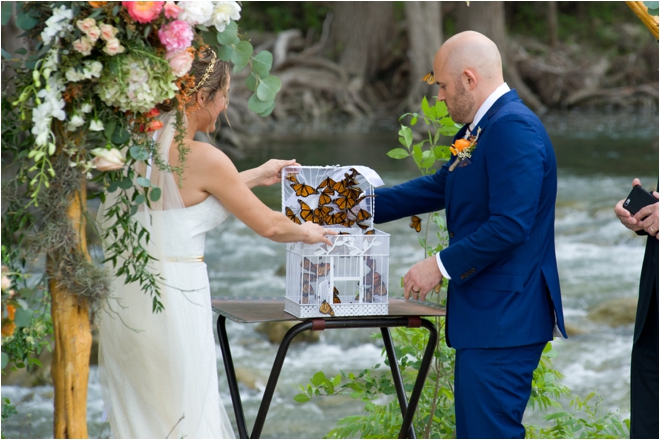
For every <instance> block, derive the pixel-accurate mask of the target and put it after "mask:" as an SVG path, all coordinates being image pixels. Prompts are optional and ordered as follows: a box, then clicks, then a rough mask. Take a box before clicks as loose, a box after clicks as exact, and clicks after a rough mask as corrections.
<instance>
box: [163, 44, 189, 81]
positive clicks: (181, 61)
mask: <svg viewBox="0 0 660 440" xmlns="http://www.w3.org/2000/svg"><path fill="white" fill-rule="evenodd" d="M165 59H166V60H169V62H170V68H171V69H172V73H173V74H174V76H177V77H179V78H180V77H182V76H183V75H185V74H186V73H188V71H190V68H191V67H192V63H193V55H192V54H191V53H190V52H188V51H187V50H178V51H175V52H167V53H166V54H165Z"/></svg>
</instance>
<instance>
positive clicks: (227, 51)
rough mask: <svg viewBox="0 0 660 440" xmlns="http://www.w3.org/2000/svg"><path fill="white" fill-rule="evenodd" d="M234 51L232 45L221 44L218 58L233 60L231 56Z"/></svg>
mask: <svg viewBox="0 0 660 440" xmlns="http://www.w3.org/2000/svg"><path fill="white" fill-rule="evenodd" d="M233 53H234V48H233V47H231V46H221V47H220V49H218V58H220V59H221V60H222V61H231V56H232V54H233Z"/></svg>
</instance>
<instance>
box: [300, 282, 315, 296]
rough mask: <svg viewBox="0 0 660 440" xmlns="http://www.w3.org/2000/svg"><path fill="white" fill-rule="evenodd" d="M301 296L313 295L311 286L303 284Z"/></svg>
mask: <svg viewBox="0 0 660 440" xmlns="http://www.w3.org/2000/svg"><path fill="white" fill-rule="evenodd" d="M302 291H303V295H304V296H308V295H310V294H311V295H314V289H313V288H312V285H311V284H309V283H303V289H302Z"/></svg>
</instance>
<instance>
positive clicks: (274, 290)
mask: <svg viewBox="0 0 660 440" xmlns="http://www.w3.org/2000/svg"><path fill="white" fill-rule="evenodd" d="M543 119H544V122H545V124H546V126H547V128H548V131H549V132H550V134H551V137H552V140H553V143H554V146H555V150H556V154H557V158H558V166H559V194H558V200H557V217H556V222H555V228H556V234H557V238H556V245H557V257H558V263H559V274H560V278H561V287H562V294H563V301H564V311H565V317H566V321H567V323H568V324H570V326H571V327H572V328H574V329H576V330H577V331H576V333H575V335H574V336H572V337H570V338H569V339H568V340H565V341H560V342H558V343H556V344H555V347H556V348H557V350H558V352H559V355H558V357H557V358H555V360H554V365H555V367H556V368H558V369H559V370H560V371H561V372H562V373H564V374H565V376H566V377H565V379H564V381H563V383H564V384H565V385H568V386H569V387H570V389H571V390H572V391H573V392H574V393H575V394H578V395H580V396H583V397H584V396H586V395H587V394H588V393H590V392H591V391H596V392H597V393H598V394H599V395H600V397H601V398H602V399H603V402H602V406H603V407H604V408H606V409H608V410H613V411H618V412H619V414H620V417H621V418H624V417H628V416H629V408H630V404H629V397H630V396H629V391H628V389H629V367H630V349H631V343H632V332H633V326H632V324H630V325H625V326H621V327H610V326H608V325H602V324H595V323H593V322H591V321H589V320H588V319H587V318H586V315H587V313H588V312H589V311H590V310H591V309H593V307H594V306H596V305H598V304H600V303H602V302H603V301H606V300H610V299H616V298H628V297H636V295H637V286H638V282H639V274H640V267H641V262H642V257H643V252H644V248H643V246H644V239H642V238H639V237H637V236H636V235H634V234H633V233H632V232H630V231H628V230H626V229H625V228H623V226H621V225H620V223H619V222H618V220H617V219H616V217H615V216H614V214H613V210H612V209H613V206H614V204H615V203H616V202H617V201H618V200H620V199H621V198H623V197H624V196H625V195H627V193H628V192H629V190H630V183H631V181H632V179H633V178H634V177H640V178H641V179H642V183H643V185H644V186H645V187H648V188H651V187H654V186H655V184H656V180H657V179H658V116H657V113H656V110H655V109H654V110H652V111H649V112H647V113H642V114H639V115H634V116H632V115H629V114H619V115H604V114H591V115H584V114H579V113H572V114H561V115H559V114H554V115H548V116H546V117H544V118H543ZM393 130H394V131H393ZM347 131H348V132H347ZM397 145H398V142H397V135H396V128H392V127H391V126H389V127H388V126H385V127H373V126H371V127H367V128H362V127H360V126H357V128H356V127H349V128H348V129H344V128H341V127H339V128H338V127H336V126H334V128H333V129H329V128H328V127H320V128H319V127H311V128H309V127H307V128H305V127H299V128H297V129H294V130H291V129H290V128H289V129H287V130H283V133H277V131H276V132H274V133H273V134H272V135H270V136H268V137H267V138H266V137H265V138H264V139H263V148H260V150H259V152H258V153H257V156H253V157H250V158H249V159H246V160H237V161H236V164H237V166H238V168H239V169H245V168H248V167H251V166H255V165H257V164H259V163H261V162H263V161H265V160H266V159H268V158H270V157H279V158H296V159H297V160H298V161H299V162H300V163H302V164H304V165H327V164H336V163H340V164H342V165H365V166H369V167H372V168H373V169H375V170H376V171H378V172H379V174H380V175H381V177H382V178H383V179H384V180H385V182H386V184H387V185H392V184H396V183H399V182H403V181H405V180H408V179H410V178H412V177H415V175H416V174H415V173H416V172H415V168H414V165H413V164H412V162H411V161H410V160H408V161H395V160H392V159H389V158H388V157H387V156H386V155H385V153H386V152H387V151H389V150H390V149H392V148H394V147H396V146H397ZM256 192H257V194H258V195H259V196H260V197H261V199H262V200H264V201H265V202H266V203H267V204H269V205H270V206H272V207H273V208H274V209H279V203H280V190H279V187H277V186H275V187H271V188H260V189H258V190H257V191H256ZM376 208H377V206H376ZM380 229H382V230H384V231H385V232H388V233H390V234H391V235H392V239H391V248H390V253H391V257H390V278H391V281H390V292H391V294H392V295H394V296H401V294H402V292H401V288H400V287H399V286H398V284H399V283H398V279H399V277H401V276H403V275H404V274H405V272H406V271H407V268H409V267H410V266H411V265H412V264H413V263H415V262H416V261H417V260H419V259H420V257H421V250H420V248H419V245H418V243H417V236H416V235H415V233H414V232H412V231H411V229H410V228H409V227H408V222H407V220H400V221H395V222H392V223H389V224H385V225H381V227H380ZM206 262H207V264H208V269H209V275H210V279H211V291H212V294H213V295H214V296H236V297H241V296H283V295H284V285H285V283H284V277H283V276H282V275H281V273H282V268H283V265H284V262H285V246H284V245H283V244H277V243H273V242H270V241H268V240H265V239H262V238H260V237H258V236H257V235H256V234H255V233H254V232H252V231H251V230H249V229H248V228H247V227H246V226H245V225H243V224H242V223H240V222H239V221H237V220H236V219H235V218H234V217H230V218H229V219H228V220H227V221H226V222H225V223H224V224H223V225H222V226H221V227H220V228H218V229H216V230H214V231H212V232H210V233H209V234H208V235H207V242H206ZM255 328H256V326H255V325H250V324H235V323H231V322H229V323H228V332H229V335H230V342H231V346H232V350H233V357H234V363H235V365H236V367H237V368H238V369H241V370H242V373H244V374H247V375H250V376H252V377H253V378H254V379H255V380H256V385H257V386H256V389H251V388H248V387H247V386H244V385H241V392H242V397H243V404H244V407H245V411H246V416H247V419H248V427H249V428H248V429H250V427H251V425H252V422H253V420H254V418H255V417H256V413H257V409H258V405H259V402H260V400H261V397H262V393H263V388H264V386H265V383H266V380H267V377H268V373H269V371H270V368H271V366H272V361H273V359H274V356H275V352H276V349H277V347H276V346H274V345H272V344H270V343H268V341H267V340H266V338H265V337H264V336H263V335H261V334H259V333H257V332H256V331H255ZM372 333H373V331H369V330H342V331H326V332H322V334H321V340H320V342H318V343H301V344H294V345H293V346H292V347H291V348H290V350H289V353H288V356H287V359H286V361H285V363H284V368H283V371H282V375H281V377H280V381H279V384H278V388H277V391H276V394H275V397H274V399H273V403H272V405H271V409H270V412H269V415H268V418H267V420H266V424H265V426H264V430H263V437H270V438H321V437H323V435H324V434H325V433H327V432H328V430H330V429H331V428H332V427H333V426H334V423H335V422H336V420H338V419H339V418H341V417H345V416H348V415H352V414H358V413H361V411H362V408H363V405H362V404H361V403H360V402H356V401H353V400H352V399H350V398H348V397H336V398H318V399H314V400H313V401H312V402H309V403H307V404H304V405H300V404H297V403H295V402H294V401H293V396H294V395H295V394H297V393H298V392H299V388H298V384H305V383H307V381H308V379H309V378H310V377H311V376H312V375H313V374H314V373H315V372H316V371H319V370H323V371H325V372H326V373H330V374H337V373H338V372H339V369H341V370H343V371H346V372H348V371H355V372H357V371H361V370H362V369H364V368H369V367H371V366H373V365H375V364H376V363H378V362H380V361H381V348H380V346H379V345H375V344H374V343H373V342H372V338H371V334H372ZM216 352H217V356H218V374H219V377H220V390H221V393H222V397H223V401H224V404H225V406H226V408H227V411H228V412H229V414H230V419H232V420H233V412H232V409H231V399H230V398H229V392H228V387H227V383H226V380H225V379H224V367H223V366H222V361H221V358H220V353H219V349H218V348H217V347H216ZM2 396H3V397H9V398H10V399H11V400H12V402H14V403H16V402H20V404H19V405H18V409H19V414H18V415H16V416H14V417H13V418H12V419H10V420H8V421H7V422H6V423H5V424H3V428H4V431H5V435H6V436H7V437H10V438H12V437H13V438H35V437H42V438H45V437H52V413H53V400H52V398H53V389H52V387H48V386H44V387H36V388H20V387H10V386H4V387H2ZM526 417H528V420H533V421H534V422H535V423H538V420H540V415H539V414H528V415H526ZM88 419H89V430H90V436H91V437H92V438H94V437H107V436H109V435H110V432H109V428H108V426H107V424H105V423H104V422H103V403H102V400H101V393H100V388H99V383H98V375H97V371H96V369H95V368H94V367H93V368H92V372H91V377H90V386H89V396H88Z"/></svg>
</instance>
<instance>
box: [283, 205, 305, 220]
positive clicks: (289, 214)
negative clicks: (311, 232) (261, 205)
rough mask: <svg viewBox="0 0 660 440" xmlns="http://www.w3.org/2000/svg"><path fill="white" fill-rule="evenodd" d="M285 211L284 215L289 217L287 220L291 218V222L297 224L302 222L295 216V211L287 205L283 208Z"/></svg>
mask: <svg viewBox="0 0 660 440" xmlns="http://www.w3.org/2000/svg"><path fill="white" fill-rule="evenodd" d="M285 212H286V216H287V217H289V220H291V221H292V222H294V223H295V224H297V225H300V224H302V222H301V221H300V219H299V218H298V217H296V214H295V212H293V210H292V209H291V208H289V207H288V206H287V207H286V209H285Z"/></svg>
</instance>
